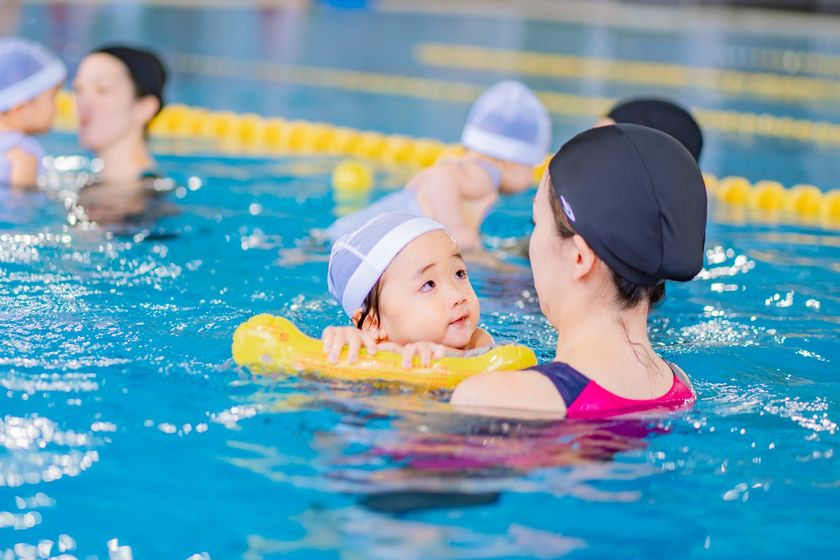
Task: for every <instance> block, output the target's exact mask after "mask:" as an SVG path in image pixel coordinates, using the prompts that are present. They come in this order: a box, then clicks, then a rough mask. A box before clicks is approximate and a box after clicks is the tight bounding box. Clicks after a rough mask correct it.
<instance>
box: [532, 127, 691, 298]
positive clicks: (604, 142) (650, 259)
mask: <svg viewBox="0 0 840 560" xmlns="http://www.w3.org/2000/svg"><path fill="white" fill-rule="evenodd" d="M534 222H535V229H534V235H533V236H532V238H531V247H530V253H531V264H532V268H533V269H534V279H535V283H536V287H537V291H538V292H539V294H540V299H541V302H543V305H544V306H548V307H552V306H555V307H559V306H560V305H562V302H563V301H564V298H565V297H566V296H567V295H568V294H569V292H570V290H572V287H574V286H576V285H582V283H577V284H576V283H575V282H573V281H574V280H583V279H586V280H589V281H591V280H593V279H600V280H599V281H598V282H596V284H601V288H602V289H607V290H609V291H610V293H611V294H613V300H614V302H615V303H616V304H617V305H618V307H619V308H625V309H626V308H629V307H634V306H636V305H638V304H640V303H647V302H651V303H652V302H655V301H657V300H658V299H659V298H661V297H662V295H663V293H664V281H665V280H681V281H685V280H690V279H691V278H693V277H694V276H695V275H696V274H697V273H698V272H699V271H700V269H701V267H702V261H703V243H704V240H705V224H706V192H705V187H704V184H703V179H702V176H701V174H700V170H699V169H698V168H697V165H696V163H695V161H694V160H693V158H692V157H691V155H690V154H689V153H688V152H687V151H686V150H685V148H683V147H682V146H681V145H680V144H679V143H678V142H677V141H676V140H674V139H673V138H671V137H670V136H668V135H666V134H664V133H662V132H659V131H656V130H653V129H650V128H647V127H641V126H636V125H616V126H609V127H604V128H596V129H592V130H589V131H586V132H584V133H582V134H579V135H578V136H576V137H575V138H573V139H572V140H570V141H569V142H567V143H566V145H564V146H563V147H562V148H561V149H560V151H559V152H557V154H556V155H555V156H554V157H553V158H552V160H551V162H550V164H549V166H548V169H547V171H546V174H545V175H544V177H543V181H542V183H541V185H540V188H539V191H538V193H537V196H536V198H535V201H534ZM543 300H544V301H543ZM544 311H546V309H544ZM547 314H548V313H547Z"/></svg>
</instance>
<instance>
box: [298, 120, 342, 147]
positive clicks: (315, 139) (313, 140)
mask: <svg viewBox="0 0 840 560" xmlns="http://www.w3.org/2000/svg"><path fill="white" fill-rule="evenodd" d="M334 135H335V127H334V126H332V125H330V124H326V123H312V124H311V125H310V126H309V127H308V128H307V129H306V130H305V131H304V133H303V138H301V149H303V150H306V151H311V152H318V153H320V152H325V151H327V148H328V147H329V145H330V141H331V140H332V137H333V136H334Z"/></svg>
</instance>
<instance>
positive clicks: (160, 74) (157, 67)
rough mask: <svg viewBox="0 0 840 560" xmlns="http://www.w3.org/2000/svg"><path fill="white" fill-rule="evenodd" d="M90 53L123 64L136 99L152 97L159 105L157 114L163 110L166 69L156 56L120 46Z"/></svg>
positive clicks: (103, 48)
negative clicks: (132, 83)
mask: <svg viewBox="0 0 840 560" xmlns="http://www.w3.org/2000/svg"><path fill="white" fill-rule="evenodd" d="M92 53H104V54H108V55H111V56H113V57H114V58H116V59H118V60H119V61H120V62H122V63H123V64H125V66H126V68H128V74H129V76H131V81H132V82H134V89H135V90H136V91H137V97H145V96H146V95H151V96H154V97H156V98H157V100H158V102H159V103H160V107H159V108H158V113H159V112H160V109H163V105H164V103H163V86H164V84H165V83H166V69H165V68H164V67H163V63H162V62H161V61H160V59H159V58H158V57H157V56H156V55H154V54H153V53H151V52H149V51H143V50H139V49H134V48H131V47H124V46H121V45H110V46H107V47H102V48H100V49H96V50H95V51H93V52H92ZM92 53H91V54H92Z"/></svg>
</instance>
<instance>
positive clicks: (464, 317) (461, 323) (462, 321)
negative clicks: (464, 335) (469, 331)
mask: <svg viewBox="0 0 840 560" xmlns="http://www.w3.org/2000/svg"><path fill="white" fill-rule="evenodd" d="M469 318H470V314H469V313H467V314H465V315H461V316H460V317H458V318H457V319H455V320H454V321H450V323H449V325H450V326H453V327H461V326H464V325H465V324H466V323H467V319H469Z"/></svg>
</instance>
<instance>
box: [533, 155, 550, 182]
mask: <svg viewBox="0 0 840 560" xmlns="http://www.w3.org/2000/svg"><path fill="white" fill-rule="evenodd" d="M551 158H552V154H548V155H547V156H545V159H543V160H542V162H540V163H538V164H537V165H535V166H534V183H536V184H537V185H539V184H540V181H542V177H543V175H545V169H546V167H548V162H550V161H551Z"/></svg>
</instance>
